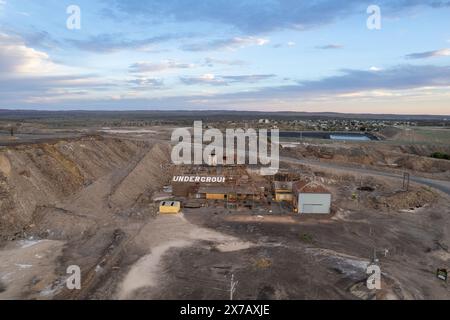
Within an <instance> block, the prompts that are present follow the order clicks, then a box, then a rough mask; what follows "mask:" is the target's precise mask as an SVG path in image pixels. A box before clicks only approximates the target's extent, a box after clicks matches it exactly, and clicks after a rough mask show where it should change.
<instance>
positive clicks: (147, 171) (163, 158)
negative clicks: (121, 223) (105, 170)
mask: <svg viewBox="0 0 450 320" xmlns="http://www.w3.org/2000/svg"><path fill="white" fill-rule="evenodd" d="M171 167H172V166H171V165H170V146H168V145H161V144H156V145H154V146H153V147H152V148H151V150H150V151H148V152H147V153H146V154H145V155H144V156H143V157H142V159H141V160H140V161H139V162H138V163H137V164H136V165H135V167H134V168H132V170H131V171H130V172H129V173H128V174H127V175H126V176H125V177H124V178H123V180H122V181H120V182H119V183H118V184H117V185H116V186H115V188H114V191H113V192H112V194H111V195H110V197H109V202H110V204H111V206H114V207H116V208H118V210H125V211H126V210H127V209H129V208H130V207H131V206H133V204H135V203H136V202H138V204H139V202H142V201H145V200H150V199H151V195H152V194H153V192H155V191H156V190H158V189H159V188H160V186H161V185H163V184H167V183H168V179H169V178H170V172H169V171H170V169H171ZM141 197H143V198H145V199H140V198H141ZM139 200H141V201H139Z"/></svg>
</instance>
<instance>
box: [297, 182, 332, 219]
mask: <svg viewBox="0 0 450 320" xmlns="http://www.w3.org/2000/svg"><path fill="white" fill-rule="evenodd" d="M293 191H294V207H295V208H296V209H297V212H298V213H309V214H329V213H330V212H331V210H330V209H331V192H330V191H328V190H327V189H326V188H325V187H324V186H322V185H320V184H318V183H316V182H304V181H298V182H296V183H294V185H293Z"/></svg>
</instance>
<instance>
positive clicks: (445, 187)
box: [280, 157, 450, 195]
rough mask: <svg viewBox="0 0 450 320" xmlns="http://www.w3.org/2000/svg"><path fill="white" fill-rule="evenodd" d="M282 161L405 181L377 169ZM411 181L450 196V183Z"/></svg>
mask: <svg viewBox="0 0 450 320" xmlns="http://www.w3.org/2000/svg"><path fill="white" fill-rule="evenodd" d="M280 160H281V161H283V162H287V163H293V164H303V165H309V166H316V167H322V168H327V169H333V170H339V171H353V172H357V173H361V174H364V175H371V176H380V177H388V178H394V179H399V180H402V179H403V176H401V175H399V174H396V173H392V172H388V171H381V170H375V169H371V168H361V167H355V166H349V165H343V164H337V163H328V162H323V161H317V160H307V159H294V158H290V157H280ZM410 180H411V181H413V182H416V183H419V184H423V185H427V186H429V187H432V188H434V189H437V190H439V191H442V192H444V193H446V194H447V195H450V181H444V180H436V179H429V178H422V177H416V176H410Z"/></svg>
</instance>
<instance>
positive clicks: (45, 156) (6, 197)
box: [0, 137, 144, 240]
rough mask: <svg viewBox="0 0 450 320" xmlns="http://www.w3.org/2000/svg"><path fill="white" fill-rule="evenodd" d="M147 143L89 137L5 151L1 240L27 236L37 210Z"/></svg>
mask: <svg viewBox="0 0 450 320" xmlns="http://www.w3.org/2000/svg"><path fill="white" fill-rule="evenodd" d="M143 147H144V144H143V143H138V142H132V141H128V140H123V141H122V140H118V139H112V138H102V137H86V138H81V139H75V140H70V141H60V142H57V143H52V144H48V143H47V144H35V145H22V146H18V147H9V148H5V149H3V150H1V151H0V212H1V215H0V237H1V238H0V240H1V239H11V238H14V237H15V236H14V235H16V236H18V235H20V234H21V232H22V231H23V229H24V228H25V227H26V226H28V225H29V224H30V223H31V221H32V216H33V213H34V212H35V210H36V208H38V207H42V206H53V205H54V204H55V203H57V202H58V201H60V200H61V199H64V198H66V197H68V196H69V195H72V194H74V193H75V192H77V191H78V190H80V189H82V188H83V187H84V186H86V185H89V184H90V183H92V181H94V180H96V179H98V178H99V177H102V176H103V175H105V174H107V173H108V172H110V171H111V170H113V169H114V168H119V167H122V166H125V165H126V164H127V163H128V161H129V159H130V158H132V157H134V156H135V155H136V154H137V152H138V151H139V150H140V149H142V148H143Z"/></svg>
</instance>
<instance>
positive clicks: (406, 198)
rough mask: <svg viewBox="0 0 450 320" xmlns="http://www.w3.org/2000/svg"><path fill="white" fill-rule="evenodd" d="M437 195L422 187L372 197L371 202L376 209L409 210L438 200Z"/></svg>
mask: <svg viewBox="0 0 450 320" xmlns="http://www.w3.org/2000/svg"><path fill="white" fill-rule="evenodd" d="M436 199H437V195H436V194H435V193H434V192H432V191H430V190H428V189H426V188H420V189H418V190H413V191H408V192H404V191H397V192H394V193H391V194H388V195H381V196H376V197H372V198H371V200H370V202H371V205H372V206H373V207H374V208H375V209H381V210H383V209H384V210H409V209H416V208H421V207H424V206H427V205H430V204H432V203H433V202H434V201H436Z"/></svg>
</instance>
